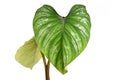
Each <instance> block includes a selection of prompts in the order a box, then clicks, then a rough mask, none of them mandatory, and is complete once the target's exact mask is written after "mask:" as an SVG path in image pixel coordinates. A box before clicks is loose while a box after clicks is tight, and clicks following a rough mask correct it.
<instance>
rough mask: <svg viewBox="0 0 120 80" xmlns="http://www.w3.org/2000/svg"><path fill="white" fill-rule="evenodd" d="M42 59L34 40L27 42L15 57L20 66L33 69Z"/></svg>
mask: <svg viewBox="0 0 120 80" xmlns="http://www.w3.org/2000/svg"><path fill="white" fill-rule="evenodd" d="M40 58H41V53H40V50H39V48H38V47H37V44H36V42H35V39H34V38H32V39H30V40H29V41H26V42H25V43H24V45H23V46H21V47H20V48H19V49H18V50H17V53H16V55H15V59H16V60H17V61H18V62H19V63H20V64H22V65H23V66H25V67H28V68H31V69H32V68H33V66H34V65H35V64H36V63H37V62H38V61H39V60H40Z"/></svg>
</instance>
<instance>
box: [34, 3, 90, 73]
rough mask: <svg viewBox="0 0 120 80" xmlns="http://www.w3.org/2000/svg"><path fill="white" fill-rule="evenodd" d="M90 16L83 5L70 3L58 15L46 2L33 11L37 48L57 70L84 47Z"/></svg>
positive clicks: (88, 36) (63, 66)
mask: <svg viewBox="0 0 120 80" xmlns="http://www.w3.org/2000/svg"><path fill="white" fill-rule="evenodd" d="M90 27H91V23H90V17H89V15H88V13H87V11H86V8H85V6H84V5H74V6H73V7H72V8H71V10H70V12H69V14H68V15H67V16H66V17H61V16H60V15H58V14H57V12H56V11H55V10H54V9H53V8H52V7H51V6H49V5H44V6H42V7H41V8H39V9H38V10H37V11H36V14H35V16H34V20H33V28H34V33H35V40H36V42H37V44H38V46H39V49H40V50H41V51H42V52H43V53H44V55H45V56H46V57H47V58H48V60H49V61H50V62H51V63H52V64H53V65H54V66H55V67H56V68H57V69H58V70H59V71H60V72H61V73H63V74H64V73H66V72H67V70H66V69H65V68H66V66H67V65H68V64H69V63H71V61H73V60H74V59H75V58H76V57H77V56H78V55H79V54H80V53H81V52H82V51H83V50H84V49H85V47H86V45H87V43H88V41H89V38H90Z"/></svg>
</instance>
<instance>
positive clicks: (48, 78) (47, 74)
mask: <svg viewBox="0 0 120 80" xmlns="http://www.w3.org/2000/svg"><path fill="white" fill-rule="evenodd" d="M49 71H50V61H48V62H47V65H46V80H50V75H49Z"/></svg>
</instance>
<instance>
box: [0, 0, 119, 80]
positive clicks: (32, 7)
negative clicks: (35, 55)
mask: <svg viewBox="0 0 120 80" xmlns="http://www.w3.org/2000/svg"><path fill="white" fill-rule="evenodd" d="M43 4H49V5H51V6H53V7H54V8H55V9H56V11H57V12H58V13H59V14H60V15H61V16H66V15H67V14H68V12H69V10H70V8H71V7H72V6H73V5H74V4H84V5H86V8H87V11H88V13H89V14H90V16H91V22H92V28H91V38H90V41H89V44H88V46H87V48H86V49H85V51H83V53H82V54H81V55H80V56H79V57H77V58H76V59H75V60H74V61H73V62H72V63H71V64H70V65H69V66H68V67H67V69H68V73H67V74H65V75H62V74H61V73H59V72H58V71H57V70H56V69H55V68H54V67H53V66H52V65H51V71H50V73H51V80H120V2H119V0H0V80H45V78H44V70H43V69H44V68H43V67H44V66H43V64H42V60H41V61H40V62H39V63H38V64H36V65H35V66H34V68H33V70H30V69H28V68H25V67H23V66H21V65H20V64H19V63H17V62H16V61H15V58H14V56H15V53H16V50H17V49H18V48H19V47H20V46H21V45H22V44H23V43H24V42H25V41H26V40H29V39H30V38H31V37H32V36H33V29H32V20H33V17H34V14H35V11H36V10H37V9H38V8H39V7H41V6H42V5H43Z"/></svg>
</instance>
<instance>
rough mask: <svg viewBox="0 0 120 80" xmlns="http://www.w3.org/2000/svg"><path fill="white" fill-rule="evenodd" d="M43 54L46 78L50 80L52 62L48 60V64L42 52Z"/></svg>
mask: <svg viewBox="0 0 120 80" xmlns="http://www.w3.org/2000/svg"><path fill="white" fill-rule="evenodd" d="M41 54H42V58H43V63H44V69H45V77H46V80H50V74H49V72H50V61H49V60H48V62H47V63H46V59H45V56H44V54H43V53H42V52H41Z"/></svg>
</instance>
